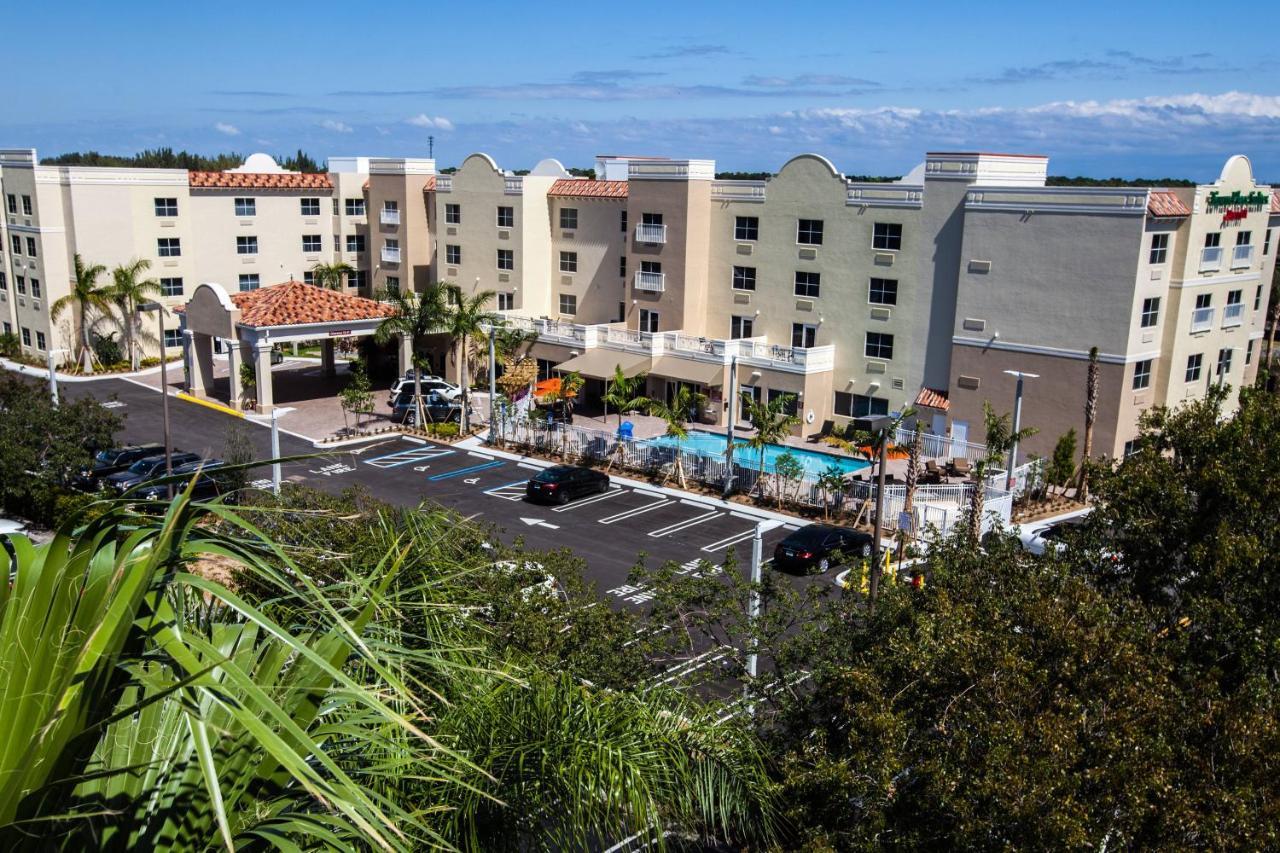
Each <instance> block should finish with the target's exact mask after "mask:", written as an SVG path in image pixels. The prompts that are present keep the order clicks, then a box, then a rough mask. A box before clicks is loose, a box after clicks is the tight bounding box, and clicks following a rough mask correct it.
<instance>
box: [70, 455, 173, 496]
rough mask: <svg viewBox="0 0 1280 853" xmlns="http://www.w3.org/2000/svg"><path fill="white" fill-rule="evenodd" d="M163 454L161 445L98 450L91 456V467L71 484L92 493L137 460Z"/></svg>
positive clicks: (79, 474)
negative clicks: (110, 477)
mask: <svg viewBox="0 0 1280 853" xmlns="http://www.w3.org/2000/svg"><path fill="white" fill-rule="evenodd" d="M157 453H164V445H162V444H130V445H127V446H125V447H112V448H110V449H108V450H99V451H98V452H97V453H95V454H94V455H93V466H92V467H90V468H86V469H85V470H83V471H81V472H80V473H78V474H77V475H76V476H75V478H74V479H73V480H72V482H73V483H74V484H75V487H76V488H78V489H85V490H86V491H94V490H95V489H99V488H101V487H102V480H103V478H105V477H109V476H110V475H112V474H115V473H117V472H119V471H123V470H124V469H126V468H128V467H129V466H130V465H132V464H133V463H135V462H137V461H138V460H139V459H145V458H146V457H148V456H155V455H156V454H157Z"/></svg>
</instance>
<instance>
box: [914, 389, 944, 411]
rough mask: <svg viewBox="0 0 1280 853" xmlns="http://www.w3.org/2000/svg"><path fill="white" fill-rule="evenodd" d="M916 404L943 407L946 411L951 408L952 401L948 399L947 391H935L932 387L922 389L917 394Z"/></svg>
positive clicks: (926, 406)
mask: <svg viewBox="0 0 1280 853" xmlns="http://www.w3.org/2000/svg"><path fill="white" fill-rule="evenodd" d="M916 405H917V406H923V407H925V408H927V409H941V410H942V411H944V412H946V411H949V410H950V409H951V401H950V400H948V399H947V392H946V391H935V390H933V389H932V388H921V389H920V393H919V394H917V395H916Z"/></svg>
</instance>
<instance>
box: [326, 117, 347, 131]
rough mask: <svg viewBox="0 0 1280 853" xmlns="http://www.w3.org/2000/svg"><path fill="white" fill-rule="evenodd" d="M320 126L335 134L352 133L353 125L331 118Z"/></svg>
mask: <svg viewBox="0 0 1280 853" xmlns="http://www.w3.org/2000/svg"><path fill="white" fill-rule="evenodd" d="M320 126H321V127H323V128H324V129H325V130H332V131H333V132H334V133H351V125H349V124H347V123H346V122H342V121H337V120H335V119H331V118H327V119H325V120H324V121H322V122H320Z"/></svg>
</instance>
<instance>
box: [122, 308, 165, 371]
mask: <svg viewBox="0 0 1280 853" xmlns="http://www.w3.org/2000/svg"><path fill="white" fill-rule="evenodd" d="M122 307H123V310H124V337H125V346H127V347H128V348H129V369H130V370H133V371H136V370H137V369H138V366H139V365H138V339H137V334H136V326H135V324H134V320H135V318H136V317H137V311H135V310H134V307H133V300H132V299H130V300H128V301H127V302H126V303H125V304H124V305H123V306H122ZM160 357H161V358H164V341H161V342H160Z"/></svg>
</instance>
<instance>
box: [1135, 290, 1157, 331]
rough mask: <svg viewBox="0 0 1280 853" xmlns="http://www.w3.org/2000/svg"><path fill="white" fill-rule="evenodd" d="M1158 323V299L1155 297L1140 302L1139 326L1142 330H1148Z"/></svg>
mask: <svg viewBox="0 0 1280 853" xmlns="http://www.w3.org/2000/svg"><path fill="white" fill-rule="evenodd" d="M1159 322H1160V297H1159V296H1155V297H1152V298H1151V299H1144V300H1142V321H1141V323H1140V324H1139V325H1140V326H1141V327H1142V328H1144V329H1150V328H1151V327H1152V326H1154V325H1156V324H1157V323H1159Z"/></svg>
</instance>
